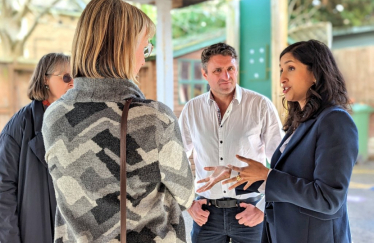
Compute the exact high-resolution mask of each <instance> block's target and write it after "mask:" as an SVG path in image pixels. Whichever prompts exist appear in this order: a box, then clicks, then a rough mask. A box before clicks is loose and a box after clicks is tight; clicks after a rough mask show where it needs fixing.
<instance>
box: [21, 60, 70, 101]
mask: <svg viewBox="0 0 374 243" xmlns="http://www.w3.org/2000/svg"><path fill="white" fill-rule="evenodd" d="M69 65H70V57H69V56H67V55H64V54H62V53H49V54H46V55H44V56H42V58H40V60H39V62H38V64H37V65H36V68H35V70H34V73H33V74H32V76H31V79H30V81H29V87H28V88H27V96H28V97H29V99H30V100H39V101H42V100H46V99H48V90H47V89H46V87H45V86H46V85H45V79H46V78H47V77H48V76H49V75H50V74H53V73H54V72H55V71H61V69H62V70H63V69H64V68H66V67H69Z"/></svg>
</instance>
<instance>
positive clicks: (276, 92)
mask: <svg viewBox="0 0 374 243" xmlns="http://www.w3.org/2000/svg"><path fill="white" fill-rule="evenodd" d="M287 2H288V1H287V0H271V36H272V38H271V71H272V72H271V82H272V85H271V90H272V91H271V92H272V94H271V97H272V101H273V103H274V105H275V107H276V108H277V110H278V114H279V117H280V119H281V120H282V122H283V121H284V119H285V118H286V110H285V109H284V108H283V105H282V97H283V96H282V89H281V86H280V80H279V55H280V53H281V52H282V51H283V49H284V48H286V47H287V36H288V13H287V5H288V4H287Z"/></svg>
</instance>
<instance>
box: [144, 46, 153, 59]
mask: <svg viewBox="0 0 374 243" xmlns="http://www.w3.org/2000/svg"><path fill="white" fill-rule="evenodd" d="M152 50H153V45H152V43H148V45H147V46H146V47H145V48H144V58H147V57H149V56H150V55H151V53H152Z"/></svg>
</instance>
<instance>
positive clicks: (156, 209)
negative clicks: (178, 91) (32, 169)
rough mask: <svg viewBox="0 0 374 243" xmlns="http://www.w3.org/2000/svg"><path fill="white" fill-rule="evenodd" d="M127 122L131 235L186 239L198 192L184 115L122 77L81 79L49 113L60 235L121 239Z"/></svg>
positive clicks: (47, 133) (49, 156) (62, 238)
mask: <svg viewBox="0 0 374 243" xmlns="http://www.w3.org/2000/svg"><path fill="white" fill-rule="evenodd" d="M127 98H133V101H132V103H131V105H130V110H129V113H128V123H127V138H126V143H127V148H126V150H127V187H126V190H127V195H126V199H127V200H126V207H127V220H126V225H127V241H128V242H131V243H134V242H142V243H143V242H146V243H148V242H170V243H175V242H185V241H186V239H185V238H186V236H185V235H186V233H185V225H184V220H183V217H182V214H181V211H182V210H184V209H186V208H188V207H190V205H191V204H192V201H193V199H194V186H193V176H192V172H191V169H190V166H189V162H188V159H187V157H186V154H185V153H184V149H183V144H182V140H181V134H180V130H179V126H178V121H177V119H176V117H175V116H174V114H173V112H172V111H171V110H170V109H169V108H168V107H167V106H166V105H164V104H162V103H160V102H156V101H152V100H146V99H145V98H144V95H143V94H142V93H141V91H140V90H139V88H138V87H137V86H136V85H135V84H133V83H132V82H130V81H127V80H121V79H91V78H76V79H75V80H74V89H71V90H69V91H68V92H67V93H66V94H65V95H64V96H62V98H61V99H59V100H57V101H56V102H54V103H53V104H52V105H51V106H50V107H49V108H48V109H47V110H46V113H45V117H44V123H43V130H42V131H43V137H44V142H45V148H46V155H45V159H46V161H47V163H48V168H49V171H50V173H51V175H52V178H53V183H54V186H55V191H56V197H57V214H56V226H55V242H100V243H101V242H110V243H112V242H120V201H119V199H120V198H119V196H120V184H119V182H120V121H121V115H122V109H123V104H122V101H124V100H125V99H127Z"/></svg>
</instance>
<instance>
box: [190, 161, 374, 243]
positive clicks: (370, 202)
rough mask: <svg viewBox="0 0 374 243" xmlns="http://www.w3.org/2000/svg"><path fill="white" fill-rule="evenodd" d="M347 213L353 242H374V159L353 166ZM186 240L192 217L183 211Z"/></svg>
mask: <svg viewBox="0 0 374 243" xmlns="http://www.w3.org/2000/svg"><path fill="white" fill-rule="evenodd" d="M348 214H349V220H350V224H351V233H352V240H353V243H374V161H371V162H367V163H365V164H358V165H356V166H355V167H354V170H353V174H352V179H351V183H350V186H349V191H348ZM183 216H184V218H185V223H186V233H187V242H191V238H190V232H191V227H192V219H191V217H190V216H189V215H188V213H187V212H186V211H185V212H183Z"/></svg>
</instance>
